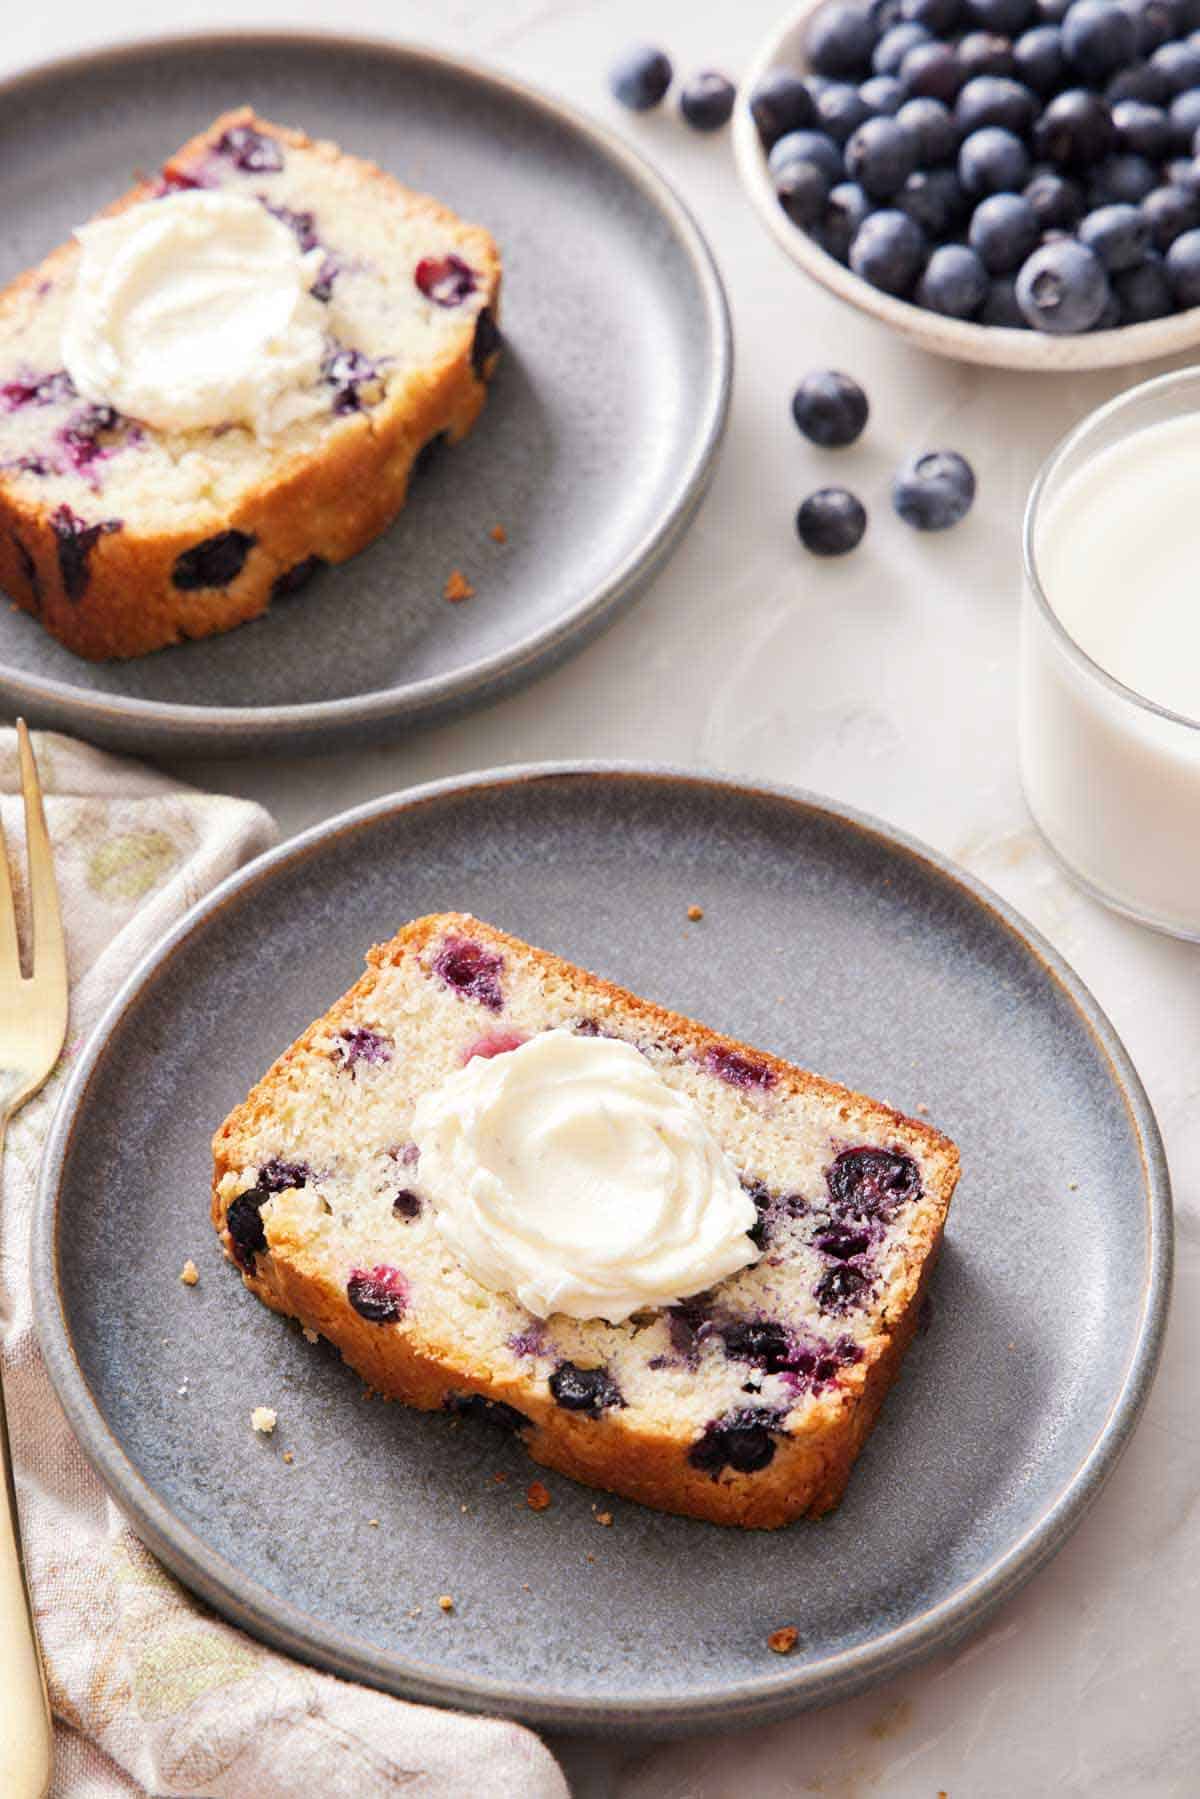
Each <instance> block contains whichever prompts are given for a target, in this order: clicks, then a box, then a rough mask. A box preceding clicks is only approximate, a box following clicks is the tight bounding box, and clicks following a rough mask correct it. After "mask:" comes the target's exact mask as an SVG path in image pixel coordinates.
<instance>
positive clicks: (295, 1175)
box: [257, 1156, 312, 1193]
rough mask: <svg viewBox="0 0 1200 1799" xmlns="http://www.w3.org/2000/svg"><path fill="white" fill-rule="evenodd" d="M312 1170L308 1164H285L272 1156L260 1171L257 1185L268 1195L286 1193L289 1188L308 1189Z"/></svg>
mask: <svg viewBox="0 0 1200 1799" xmlns="http://www.w3.org/2000/svg"><path fill="white" fill-rule="evenodd" d="M311 1179H312V1169H311V1168H310V1167H309V1165H308V1163H307V1162H283V1161H281V1160H280V1159H279V1157H278V1156H272V1158H271V1160H270V1161H269V1162H264V1163H263V1165H262V1167H261V1168H260V1169H259V1171H258V1181H257V1185H258V1186H260V1187H262V1188H264V1189H265V1190H266V1192H268V1193H286V1192H287V1190H288V1188H289V1187H307V1185H308V1183H309V1181H310V1180H311Z"/></svg>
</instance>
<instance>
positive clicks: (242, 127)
mask: <svg viewBox="0 0 1200 1799" xmlns="http://www.w3.org/2000/svg"><path fill="white" fill-rule="evenodd" d="M499 286H500V260H499V255H498V253H497V250H496V246H495V244H494V243H493V241H492V239H491V238H490V237H489V235H488V234H487V232H486V231H484V230H482V229H481V228H480V227H478V226H473V225H468V224H465V223H463V222H462V220H460V219H458V218H457V217H456V216H455V215H454V214H453V213H451V212H450V211H448V210H447V209H446V208H445V207H443V206H441V205H439V204H438V203H437V202H436V201H435V200H432V199H429V198H427V197H425V196H423V195H420V194H417V193H414V192H412V191H410V190H409V189H407V188H405V187H402V186H401V184H400V183H399V182H398V181H396V180H395V179H393V177H392V176H391V175H388V174H385V173H384V172H383V171H382V170H380V169H378V168H376V167H375V166H374V165H373V164H371V163H368V162H364V161H362V160H360V159H359V158H357V157H354V156H349V155H346V154H345V153H343V152H342V151H340V150H339V149H338V148H337V146H336V145H334V144H331V143H327V142H318V141H314V140H313V139H311V138H309V137H306V136H305V135H304V134H303V133H302V132H299V131H293V130H288V129H285V128H283V127H281V126H278V125H272V124H270V123H268V122H267V121H265V120H263V119H260V118H258V117H256V116H255V114H254V113H253V112H251V111H250V110H249V109H242V110H239V111H237V112H232V113H228V114H226V115H224V116H223V117H222V118H219V119H217V120H216V122H215V123H214V124H213V125H211V126H210V127H209V129H208V130H207V131H205V132H203V133H202V134H201V135H200V136H198V137H195V138H193V139H192V140H191V141H190V142H189V143H187V144H185V145H184V146H183V148H182V149H181V150H179V151H178V152H176V154H175V155H174V156H172V157H171V159H170V160H169V162H168V163H167V164H166V165H165V167H164V169H163V170H162V172H161V174H160V175H159V176H157V177H155V178H153V179H148V180H143V181H141V182H139V184H138V185H137V186H136V187H134V188H133V190H132V191H131V192H129V193H127V194H126V195H125V196H124V197H123V198H122V199H120V200H118V201H117V202H116V203H115V204H114V205H113V206H112V207H110V208H109V209H108V211H107V212H106V213H105V214H104V215H102V218H101V219H100V220H97V221H93V222H92V224H91V225H89V226H87V227H84V228H83V229H82V232H81V234H79V235H77V236H76V237H75V238H74V239H72V241H71V242H70V243H68V244H66V245H63V246H62V247H61V248H60V249H58V250H56V251H54V252H53V254H51V255H50V256H48V257H47V258H46V260H45V261H44V262H43V263H42V264H41V265H40V266H39V267H37V268H35V269H31V270H29V271H28V272H27V273H26V274H24V275H22V276H20V277H19V278H18V279H17V280H16V281H15V282H13V283H12V284H11V285H10V286H9V287H8V288H7V289H6V290H5V291H4V292H3V294H0V586H2V587H3V588H4V589H5V591H6V592H7V593H9V594H10V595H11V596H12V598H13V599H15V600H16V602H17V603H18V605H19V606H21V607H22V608H23V609H24V610H25V611H27V612H31V613H33V614H34V615H35V616H36V617H37V618H38V619H39V620H40V622H41V624H42V625H43V626H44V628H45V629H46V630H47V631H49V632H50V633H51V635H52V636H54V637H57V638H58V639H59V640H60V641H61V642H62V643H64V644H65V645H66V646H67V647H68V648H69V649H71V650H74V651H75V652H77V653H78V654H79V655H81V656H86V657H88V658H91V659H93V660H101V659H105V658H109V657H125V656H136V655H140V654H142V653H143V652H145V651H149V650H154V649H159V648H161V647H163V646H164V645H167V644H172V643H178V642H181V641H183V640H186V639H188V638H193V637H203V636H207V635H209V634H211V633H213V632H217V631H225V630H228V629H229V628H230V627H232V626H234V625H237V624H240V623H242V622H243V621H244V620H246V619H250V618H254V617H256V616H257V615H258V614H260V613H262V612H264V611H265V610H266V609H267V607H268V606H269V605H270V603H271V601H272V600H273V599H278V598H281V597H283V596H285V595H287V594H290V593H292V592H294V591H295V590H296V589H297V588H298V587H300V586H301V585H302V584H303V583H304V582H305V581H306V580H307V579H308V578H310V577H311V576H312V575H313V574H314V573H315V572H316V571H317V570H318V569H320V568H321V567H322V566H323V565H324V564H326V563H335V562H342V561H344V560H345V559H346V558H347V557H350V556H353V555H355V554H356V553H357V552H358V551H359V550H361V549H363V548H365V546H366V545H367V544H368V543H370V542H371V541H372V540H373V539H374V538H375V537H377V536H378V535H379V534H380V532H381V531H383V530H384V529H385V527H386V526H387V525H388V524H389V523H390V522H391V521H392V519H393V518H394V517H395V515H396V513H397V512H398V511H399V510H400V508H401V506H402V505H403V503H404V498H405V494H406V491H407V487H408V483H409V479H410V476H411V474H412V470H413V465H414V463H415V462H416V460H417V458H418V456H419V455H420V452H421V450H422V449H423V448H424V447H426V446H427V445H428V444H430V443H432V442H433V441H434V440H436V439H437V438H439V437H443V436H444V437H446V438H448V439H450V440H451V441H455V440H457V439H460V438H462V437H463V436H464V435H465V434H466V433H467V432H468V431H469V430H470V429H471V426H472V425H473V424H474V422H475V420H476V418H477V416H478V414H479V411H480V409H481V407H482V405H483V401H484V396H485V391H486V382H487V380H488V378H489V377H490V375H491V373H492V372H493V369H494V366H495V363H496V360H497V355H498V350H499V343H500V338H499V331H498V326H497V316H498V299H499Z"/></svg>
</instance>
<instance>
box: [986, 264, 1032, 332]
mask: <svg viewBox="0 0 1200 1799" xmlns="http://www.w3.org/2000/svg"><path fill="white" fill-rule="evenodd" d="M979 323H980V324H981V325H1000V326H1003V328H1004V329H1005V330H1007V331H1028V329H1029V326H1028V325H1027V324H1026V322H1025V314H1024V313H1023V312H1022V311H1021V308H1020V307H1019V306H1018V305H1017V284H1016V282H1015V280H1014V279H1013V277H1012V276H1011V275H1002V276H1001V277H1000V279H999V280H998V281H993V282H992V283H991V284H990V286H989V287H988V290H987V298H986V299H985V300H984V302H983V305H982V306H981V307H980V309H979Z"/></svg>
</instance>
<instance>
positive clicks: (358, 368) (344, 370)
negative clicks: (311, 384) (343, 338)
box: [321, 344, 380, 413]
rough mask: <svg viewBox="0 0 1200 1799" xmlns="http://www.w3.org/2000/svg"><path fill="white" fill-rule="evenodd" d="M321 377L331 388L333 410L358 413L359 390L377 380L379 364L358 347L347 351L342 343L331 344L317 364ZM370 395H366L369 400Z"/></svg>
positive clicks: (360, 392)
mask: <svg viewBox="0 0 1200 1799" xmlns="http://www.w3.org/2000/svg"><path fill="white" fill-rule="evenodd" d="M321 376H322V379H323V380H324V381H325V382H327V383H328V385H329V386H330V387H332V389H333V410H334V411H335V412H338V413H341V412H361V411H362V410H363V406H364V392H363V390H364V389H365V388H367V387H370V386H371V385H372V384H373V383H376V382H378V381H379V379H380V368H379V364H378V363H375V362H372V361H371V358H370V357H369V356H366V355H364V353H363V352H362V351H361V350H351V349H348V348H347V347H346V345H345V344H333V345H331V347H330V349H329V350H328V352H327V353H326V356H325V360H324V361H323V362H322V364H321ZM371 397H372V396H366V400H367V402H368V403H369V400H370V398H371Z"/></svg>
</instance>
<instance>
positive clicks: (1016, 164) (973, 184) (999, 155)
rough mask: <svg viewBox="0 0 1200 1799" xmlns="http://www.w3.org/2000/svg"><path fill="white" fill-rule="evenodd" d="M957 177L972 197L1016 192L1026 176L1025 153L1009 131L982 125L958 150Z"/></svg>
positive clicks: (1021, 144)
mask: <svg viewBox="0 0 1200 1799" xmlns="http://www.w3.org/2000/svg"><path fill="white" fill-rule="evenodd" d="M958 179H959V181H960V182H961V183H962V186H963V190H964V192H965V193H968V194H970V195H971V197H972V198H973V199H976V200H982V199H984V198H985V197H986V195H988V194H1012V193H1017V192H1019V191H1020V189H1021V188H1023V187H1024V186H1025V183H1026V182H1027V181H1028V179H1029V153H1028V151H1027V150H1026V148H1025V146H1024V144H1023V143H1022V142H1021V140H1020V138H1019V137H1014V136H1013V134H1012V132H1011V131H1005V130H1003V129H1002V128H1001V127H1000V126H999V125H988V126H985V128H984V129H983V130H982V131H973V132H972V133H971V135H970V137H968V138H967V139H966V140H965V141H964V143H963V146H962V149H961V150H960V151H959V153H958Z"/></svg>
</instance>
